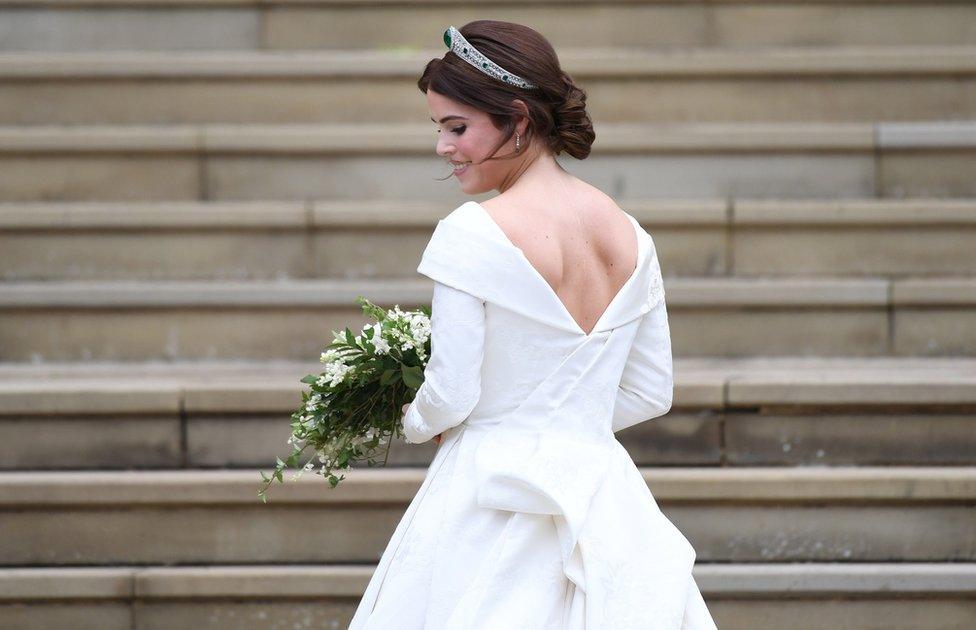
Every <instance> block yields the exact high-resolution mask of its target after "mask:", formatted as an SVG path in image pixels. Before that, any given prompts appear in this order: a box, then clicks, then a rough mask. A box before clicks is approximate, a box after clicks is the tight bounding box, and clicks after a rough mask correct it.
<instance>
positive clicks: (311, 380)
mask: <svg viewBox="0 0 976 630" xmlns="http://www.w3.org/2000/svg"><path fill="white" fill-rule="evenodd" d="M318 380H319V377H318V376H316V375H315V374H309V375H308V376H305V377H303V378H302V380H301V381H300V382H301V383H307V384H309V385H315V383H316V381H318Z"/></svg>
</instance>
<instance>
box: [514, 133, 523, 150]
mask: <svg viewBox="0 0 976 630" xmlns="http://www.w3.org/2000/svg"><path fill="white" fill-rule="evenodd" d="M521 141H522V139H521V138H520V137H519V132H517V131H516V132H515V152H516V153H518V152H519V151H520V150H521V146H520V144H521Z"/></svg>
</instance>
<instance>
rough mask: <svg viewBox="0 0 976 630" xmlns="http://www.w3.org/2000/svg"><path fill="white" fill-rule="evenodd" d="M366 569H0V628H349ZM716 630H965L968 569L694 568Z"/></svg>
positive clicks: (973, 583)
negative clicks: (882, 629) (784, 629)
mask: <svg viewBox="0 0 976 630" xmlns="http://www.w3.org/2000/svg"><path fill="white" fill-rule="evenodd" d="M374 568H375V567H374V566H373V565H348V564H330V565H325V566H322V565H321V564H315V565H310V564H291V565H271V566H266V565H256V566H255V565H250V566H235V567H215V566H204V567H169V566H147V567H131V568H128V567H90V568H23V569H19V568H18V569H2V570H0V625H2V626H3V627H7V628H24V629H27V628H38V629H39V628H54V627H63V626H69V627H71V629H72V630H130V628H132V627H133V624H134V627H137V628H140V629H145V630H163V629H166V630H170V629H172V628H197V629H199V630H267V628H268V627H269V623H272V622H271V621H270V620H274V621H275V622H279V623H280V624H282V625H285V624H287V625H288V627H293V628H342V627H346V626H347V625H348V624H349V621H350V619H351V618H352V615H353V613H354V612H355V609H356V606H357V604H358V603H359V599H360V597H361V596H362V593H363V591H364V590H365V589H366V584H367V583H368V582H369V578H370V576H371V575H372V572H373V570H374ZM693 573H694V577H695V581H696V583H697V585H698V587H699V589H700V590H701V592H702V595H703V596H704V597H705V600H706V602H707V604H708V607H709V612H711V613H712V617H713V618H714V620H715V623H716V625H717V626H718V627H720V628H722V629H723V630H778V629H780V628H787V627H788V628H795V629H796V630H822V629H823V628H825V627H829V628H835V629H837V630H861V629H863V628H868V627H873V628H885V629H886V630H918V628H926V630H962V629H964V628H967V627H968V625H970V622H971V621H972V619H973V618H974V617H976V564H973V563H951V564H950V563H910V564H902V563H884V562H881V563H867V562H865V563H861V562H823V563H768V562H761V563H732V564H704V563H699V564H697V565H696V566H695V568H694V571H693Z"/></svg>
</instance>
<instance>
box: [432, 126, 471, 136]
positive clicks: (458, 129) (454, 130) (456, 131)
mask: <svg viewBox="0 0 976 630" xmlns="http://www.w3.org/2000/svg"><path fill="white" fill-rule="evenodd" d="M467 128H468V127H467V125H461V126H460V127H455V128H454V129H451V131H453V132H454V133H456V134H458V135H461V134H462V133H464V130H465V129H467ZM440 132H441V130H440V129H438V130H437V133H440Z"/></svg>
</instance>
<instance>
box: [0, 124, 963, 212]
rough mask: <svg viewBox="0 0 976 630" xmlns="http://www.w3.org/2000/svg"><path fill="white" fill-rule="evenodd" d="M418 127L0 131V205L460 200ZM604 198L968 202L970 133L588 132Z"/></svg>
mask: <svg viewBox="0 0 976 630" xmlns="http://www.w3.org/2000/svg"><path fill="white" fill-rule="evenodd" d="M436 141H437V133H436V129H435V128H434V127H433V125H431V124H430V123H427V124H406V123H390V124H370V125H354V124H321V125H300V124H294V125H216V124H214V125H159V126H151V125H149V126H98V125H94V126H88V125H80V126H78V125H76V126H58V125H52V126H45V125H42V126H28V127H0V201H26V200H32V201H54V200H89V199H90V200H102V201H104V200H123V199H124V200H132V199H142V200H160V199H163V200H170V201H177V200H180V201H182V200H190V199H193V200H232V199H233V200H240V199H261V200H265V199H276V200H283V199H308V198H322V197H327V198H331V199H363V198H395V199H398V200H423V201H431V200H434V201H444V200H457V199H459V198H460V197H459V196H458V192H457V187H456V185H455V183H454V182H441V183H442V184H443V185H442V186H436V184H437V183H438V182H437V180H438V178H441V177H445V176H450V175H451V171H450V170H449V166H448V164H447V163H446V162H445V161H444V160H443V159H442V158H440V157H438V156H437V155H436V154H435V148H436ZM563 158H564V159H563V162H564V163H565V165H566V168H567V170H569V171H571V172H573V173H574V174H576V175H579V176H580V177H582V178H583V179H585V180H586V181H588V182H590V183H591V184H593V185H594V186H597V187H598V188H600V189H601V190H603V191H604V192H606V193H607V194H609V195H611V196H614V197H653V198H673V197H683V198H687V197H694V198H701V197H723V198H724V197H727V196H736V197H762V198H770V197H787V198H811V197H813V198H832V199H837V198H849V197H925V196H930V197H974V196H976V121H943V122H936V121H933V122H924V123H906V122H879V123H873V124H872V123H850V122H849V123H799V122H798V123H687V124H677V123H675V124H637V123H634V124H628V123H606V124H602V125H599V127H598V132H597V140H596V142H595V143H594V145H593V153H592V154H591V155H590V157H589V158H587V159H586V160H583V161H576V160H572V159H571V158H566V157H565V156H563Z"/></svg>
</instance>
